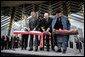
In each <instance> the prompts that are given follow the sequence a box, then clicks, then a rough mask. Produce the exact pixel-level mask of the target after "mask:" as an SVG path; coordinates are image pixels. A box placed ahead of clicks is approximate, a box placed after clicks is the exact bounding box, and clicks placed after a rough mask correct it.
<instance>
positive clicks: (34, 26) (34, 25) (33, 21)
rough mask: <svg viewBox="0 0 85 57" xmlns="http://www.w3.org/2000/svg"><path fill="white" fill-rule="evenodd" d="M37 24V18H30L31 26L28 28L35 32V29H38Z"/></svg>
mask: <svg viewBox="0 0 85 57" xmlns="http://www.w3.org/2000/svg"><path fill="white" fill-rule="evenodd" d="M37 24H38V20H37V18H34V19H33V18H30V19H29V24H28V27H29V28H30V29H31V30H33V29H34V28H37Z"/></svg>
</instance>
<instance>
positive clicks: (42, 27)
mask: <svg viewBox="0 0 85 57" xmlns="http://www.w3.org/2000/svg"><path fill="white" fill-rule="evenodd" d="M44 26H45V21H44V20H42V24H41V29H42V31H43V32H44V31H45V29H44Z"/></svg>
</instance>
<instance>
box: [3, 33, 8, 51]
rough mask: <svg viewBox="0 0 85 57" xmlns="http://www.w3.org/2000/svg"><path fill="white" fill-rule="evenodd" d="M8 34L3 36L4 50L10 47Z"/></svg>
mask: <svg viewBox="0 0 85 57" xmlns="http://www.w3.org/2000/svg"><path fill="white" fill-rule="evenodd" d="M8 40H9V39H8V36H7V35H6V34H5V35H3V36H2V50H3V49H7V48H8Z"/></svg>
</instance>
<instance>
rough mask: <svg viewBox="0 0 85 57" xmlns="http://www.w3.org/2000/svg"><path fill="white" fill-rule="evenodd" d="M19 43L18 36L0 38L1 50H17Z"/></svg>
mask: <svg viewBox="0 0 85 57" xmlns="http://www.w3.org/2000/svg"><path fill="white" fill-rule="evenodd" d="M19 41H20V40H19V37H18V36H8V35H6V34H5V35H3V36H2V37H1V50H6V49H14V48H18V47H19V46H18V45H19Z"/></svg>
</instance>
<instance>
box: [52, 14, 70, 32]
mask: <svg viewBox="0 0 85 57" xmlns="http://www.w3.org/2000/svg"><path fill="white" fill-rule="evenodd" d="M56 21H57V16H54V17H53V20H52V32H53V29H54V25H55V23H56ZM61 21H62V25H63V30H70V22H69V20H68V18H67V17H66V16H64V15H62V16H61Z"/></svg>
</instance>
